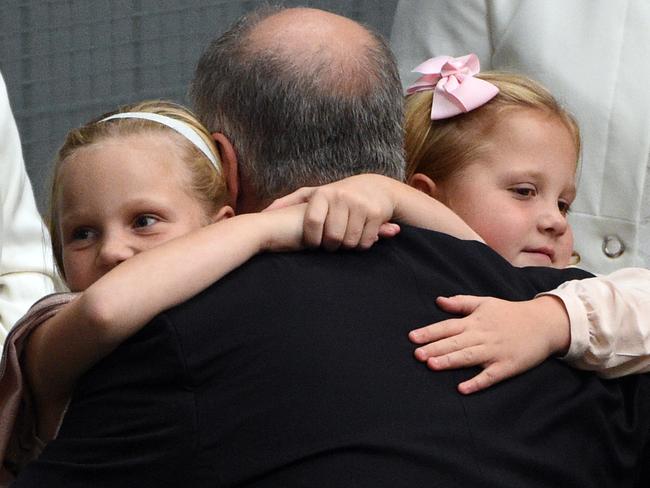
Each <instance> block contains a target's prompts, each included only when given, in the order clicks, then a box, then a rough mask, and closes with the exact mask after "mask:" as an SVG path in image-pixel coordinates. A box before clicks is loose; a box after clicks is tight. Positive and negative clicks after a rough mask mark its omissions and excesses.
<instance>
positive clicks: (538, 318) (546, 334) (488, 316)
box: [409, 295, 570, 394]
mask: <svg viewBox="0 0 650 488" xmlns="http://www.w3.org/2000/svg"><path fill="white" fill-rule="evenodd" d="M436 303H437V304H438V306H439V307H440V308H442V309H443V310H445V311H447V312H450V313H455V314H461V315H466V317H464V318H460V319H448V320H444V321H441V322H438V323H435V324H431V325H428V326H426V327H422V328H420V329H416V330H413V331H411V332H410V333H409V338H410V339H411V341H413V342H414V343H416V344H425V345H424V346H422V347H419V348H417V349H416V350H415V357H416V358H417V359H418V360H419V361H422V362H426V363H427V366H428V367H429V368H431V369H433V370H443V369H454V368H465V367H469V366H479V365H480V366H482V367H483V371H481V372H480V373H479V374H478V375H476V376H474V377H473V378H471V379H469V380H468V381H464V382H463V383H461V384H459V385H458V391H460V392H461V393H463V394H469V393H474V392H476V391H479V390H482V389H485V388H488V387H489V386H492V385H494V384H495V383H498V382H500V381H503V380H504V379H507V378H510V377H512V376H515V375H518V374H520V373H522V372H524V371H526V370H528V369H530V368H533V367H534V366H537V365H538V364H539V363H541V362H542V361H543V360H544V359H546V358H547V357H549V356H551V355H552V354H556V353H559V352H563V351H566V350H567V349H568V347H569V342H570V329H569V317H568V315H567V313H566V310H565V309H564V305H563V304H562V302H561V300H559V299H558V298H556V297H554V296H542V297H539V298H535V299H533V300H529V301H525V302H509V301H505V300H500V299H497V298H490V297H476V296H469V295H457V296H454V297H450V298H444V297H438V299H437V300H436Z"/></svg>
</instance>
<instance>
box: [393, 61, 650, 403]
mask: <svg viewBox="0 0 650 488" xmlns="http://www.w3.org/2000/svg"><path fill="white" fill-rule="evenodd" d="M414 71H417V72H420V73H422V77H420V79H418V80H417V81H416V82H415V83H414V84H413V85H412V86H411V87H409V88H408V90H407V93H408V97H407V102H406V145H405V147H406V156H407V162H408V178H409V183H410V184H411V185H412V186H414V187H415V188H418V189H419V190H421V191H423V192H425V193H427V194H429V195H431V196H433V197H434V198H436V199H438V200H439V201H441V202H442V203H444V204H446V205H447V206H448V207H449V208H451V209H452V210H453V211H454V212H455V213H456V214H458V215H459V216H460V217H461V218H462V219H463V220H464V221H465V222H466V223H467V224H469V226H470V227H471V228H472V229H473V230H475V231H476V232H477V233H478V234H479V235H480V236H481V237H482V238H483V240H484V241H485V243H486V244H487V245H489V246H490V247H492V249H494V250H495V251H496V252H498V253H499V254H501V255H502V256H503V257H504V258H505V259H507V260H508V261H510V262H511V263H512V264H513V265H515V266H552V267H558V268H561V267H565V266H567V265H569V264H570V263H571V262H572V260H573V259H574V258H575V256H573V257H572V250H573V236H572V233H571V227H570V225H569V222H568V220H567V217H568V214H569V210H570V206H571V202H572V201H573V199H574V197H575V194H576V171H577V168H578V160H579V156H580V132H579V128H578V126H577V123H576V121H575V119H574V118H573V117H572V116H571V115H570V114H569V113H568V112H567V111H566V110H565V109H564V108H562V107H561V106H560V104H559V103H558V102H557V101H556V100H555V99H554V97H553V96H552V95H551V94H550V93H549V92H548V91H547V90H546V89H544V88H543V87H542V86H540V85H539V84H537V83H536V82H534V81H532V80H530V79H528V78H525V77H523V76H518V75H515V74H508V73H499V72H485V73H479V62H478V59H477V57H476V56H475V55H473V54H469V55H467V56H463V57H459V58H452V57H449V56H440V57H437V58H432V59H429V60H427V61H425V62H424V63H422V64H420V65H419V66H418V67H416V68H415V70H414ZM578 259H579V258H578ZM437 303H438V305H439V306H440V307H441V308H443V309H445V310H447V311H449V312H451V313H455V314H459V315H464V316H465V317H464V318H458V319H451V320H447V321H444V322H440V323H437V324H432V325H430V326H426V327H423V328H420V329H417V330H414V331H412V332H411V334H410V338H411V340H412V341H413V342H415V343H416V344H418V345H419V346H420V347H418V348H417V349H416V351H415V357H416V358H417V359H418V360H420V361H423V362H426V364H427V365H428V366H429V367H430V368H431V369H434V370H442V369H450V368H459V367H469V366H481V367H482V368H483V370H482V371H481V372H480V373H479V374H477V375H475V376H474V377H472V378H470V379H468V380H467V381H464V382H463V383H461V384H460V385H459V391H460V392H462V393H472V392H475V391H478V390H481V389H483V388H486V387H488V386H490V385H492V384H494V383H497V382H499V381H502V380H504V379H506V378H508V377H511V376H514V375H516V374H519V373H521V372H523V371H525V370H526V369H529V368H531V367H533V366H535V365H537V364H539V363H540V362H541V361H543V360H544V359H545V358H547V357H548V356H551V355H557V356H562V357H563V358H564V359H565V360H566V361H567V362H568V363H569V364H571V365H572V366H575V367H577V368H581V369H588V370H596V371H598V372H599V374H600V375H602V376H603V377H617V376H621V375H626V374H631V373H641V372H647V371H650V326H649V325H648V322H647V319H646V318H645V317H647V316H648V312H649V309H650V271H649V270H646V269H639V268H628V269H623V270H619V271H617V272H614V273H612V274H610V275H607V276H600V277H595V278H590V279H586V280H581V281H575V282H569V283H565V284H564V285H562V286H561V287H560V288H559V289H557V290H554V291H551V292H549V293H544V294H541V295H540V296H538V297H537V298H535V299H533V300H531V301H528V302H519V303H512V302H506V301H503V300H498V299H495V298H489V297H472V296H455V297H450V298H444V297H439V298H438V300H437Z"/></svg>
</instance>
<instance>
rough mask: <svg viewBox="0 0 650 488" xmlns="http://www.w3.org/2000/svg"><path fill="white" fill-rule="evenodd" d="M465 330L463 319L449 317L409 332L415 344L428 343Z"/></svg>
mask: <svg viewBox="0 0 650 488" xmlns="http://www.w3.org/2000/svg"><path fill="white" fill-rule="evenodd" d="M464 330H465V327H464V325H463V321H462V320H458V319H449V320H443V321H441V322H436V323H435V324H430V325H427V326H425V327H420V328H419V329H414V330H412V331H411V332H409V339H410V340H411V342H414V343H415V344H426V343H428V342H434V341H439V340H440V339H445V338H447V337H451V336H454V335H457V334H460V333H461V332H463V331H464Z"/></svg>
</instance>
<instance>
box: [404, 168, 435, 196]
mask: <svg viewBox="0 0 650 488" xmlns="http://www.w3.org/2000/svg"><path fill="white" fill-rule="evenodd" d="M408 183H409V185H411V186H412V187H413V188H415V189H416V190H420V191H421V192H423V193H426V194H427V195H429V196H430V197H433V198H436V197H437V196H438V195H437V194H438V193H439V191H438V187H437V186H436V183H435V181H433V180H432V179H431V178H429V177H428V176H427V175H425V174H423V173H415V174H414V175H413V176H411V177H410V178H409V182H408Z"/></svg>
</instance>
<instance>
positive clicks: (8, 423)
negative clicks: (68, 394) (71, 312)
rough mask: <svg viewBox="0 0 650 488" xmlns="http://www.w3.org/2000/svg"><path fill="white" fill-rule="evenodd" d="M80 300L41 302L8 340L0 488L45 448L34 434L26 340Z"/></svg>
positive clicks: (0, 391) (70, 296)
mask: <svg viewBox="0 0 650 488" xmlns="http://www.w3.org/2000/svg"><path fill="white" fill-rule="evenodd" d="M77 296H78V294H77V293H55V294H52V295H48V296H46V297H44V298H42V299H41V300H39V301H38V302H36V303H35V304H34V305H32V307H31V308H30V309H29V311H28V312H27V313H26V314H25V315H24V316H23V318H21V319H20V320H19V321H18V322H17V323H16V325H15V326H14V327H13V328H12V329H11V331H10V332H9V335H8V336H7V339H6V341H5V344H4V347H3V349H2V359H1V360H0V459H2V466H0V487H4V486H8V485H9V483H11V480H12V479H13V476H14V474H15V473H16V472H17V471H18V470H19V469H20V468H21V467H22V466H24V465H25V464H26V463H27V462H29V461H31V460H33V459H35V458H36V457H37V456H38V454H39V453H40V451H41V449H42V448H43V443H42V442H41V441H40V439H38V437H37V436H36V433H35V432H36V431H35V417H34V411H33V406H32V401H31V394H30V391H29V385H28V384H27V381H26V378H25V375H24V373H23V371H22V368H21V354H22V351H23V349H24V347H25V343H26V339H27V338H28V337H29V334H31V332H32V331H33V330H34V329H35V328H36V327H38V326H39V325H41V324H42V323H44V322H45V321H47V320H48V319H49V318H51V317H52V316H54V315H55V314H56V313H58V311H59V310H61V308H62V307H63V306H65V305H66V304H68V303H70V302H71V301H72V300H74V299H75V298H76V297H77Z"/></svg>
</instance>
